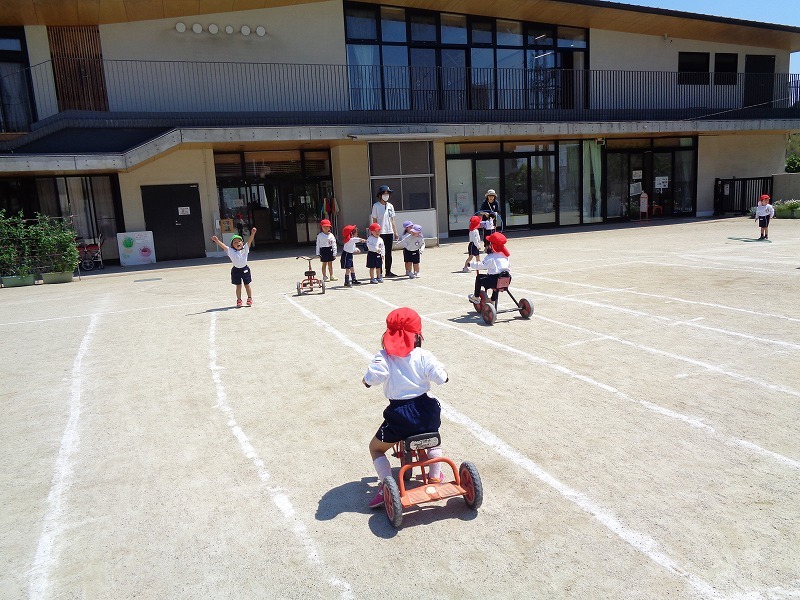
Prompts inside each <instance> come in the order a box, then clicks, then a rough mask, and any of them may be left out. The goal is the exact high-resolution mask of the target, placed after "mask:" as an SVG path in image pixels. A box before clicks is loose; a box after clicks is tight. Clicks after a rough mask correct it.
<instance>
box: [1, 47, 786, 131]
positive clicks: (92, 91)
mask: <svg viewBox="0 0 800 600" xmlns="http://www.w3.org/2000/svg"><path fill="white" fill-rule="evenodd" d="M687 75H691V77H687ZM722 75H724V77H722ZM12 78H13V80H12ZM23 79H24V80H25V81H26V82H27V85H20V81H21V80H23ZM0 93H2V105H1V106H0V108H2V111H0V112H1V113H2V120H1V121H0V129H1V130H2V131H6V132H8V131H28V130H30V129H32V128H33V129H35V128H37V127H39V126H40V124H41V122H46V121H48V120H53V119H54V118H57V117H58V116H59V115H61V116H62V117H63V116H64V115H65V114H69V115H73V116H74V115H79V116H81V117H86V118H98V117H100V118H103V119H109V118H112V119H125V118H127V119H149V120H159V121H164V122H169V123H171V124H175V125H180V124H183V123H192V124H203V125H227V124H231V123H239V124H245V125H246V124H253V125H314V124H393V123H426V122H428V123H465V122H466V123H470V122H473V123H474V122H480V123H485V122H559V121H638V120H651V121H652V120H658V121H660V120H691V119H721V120H730V119H734V120H736V119H785V118H800V75H796V74H785V73H784V74H774V75H773V74H750V73H724V74H715V73H709V74H705V73H700V74H697V73H691V74H687V73H677V72H664V71H591V70H585V71H584V70H565V69H540V70H526V69H478V68H474V69H473V68H445V67H381V66H348V65H301V64H269V63H238V62H187V61H120V60H91V59H77V58H76V59H63V58H62V59H54V60H53V61H48V62H45V63H41V64H38V65H35V66H33V67H30V68H29V69H26V70H24V71H20V72H18V73H12V74H10V75H7V76H6V77H4V78H2V80H0ZM34 107H35V108H34Z"/></svg>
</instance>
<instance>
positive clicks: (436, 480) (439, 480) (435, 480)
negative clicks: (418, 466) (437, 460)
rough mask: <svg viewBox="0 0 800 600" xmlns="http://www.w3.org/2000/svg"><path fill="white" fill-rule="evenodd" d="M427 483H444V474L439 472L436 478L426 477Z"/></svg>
mask: <svg viewBox="0 0 800 600" xmlns="http://www.w3.org/2000/svg"><path fill="white" fill-rule="evenodd" d="M428 483H444V473H442V472H441V471H439V476H438V477H430V476H428Z"/></svg>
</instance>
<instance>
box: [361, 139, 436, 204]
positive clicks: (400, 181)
mask: <svg viewBox="0 0 800 600" xmlns="http://www.w3.org/2000/svg"><path fill="white" fill-rule="evenodd" d="M369 166H370V187H371V188H372V197H373V198H374V197H375V195H376V194H377V193H378V188H379V187H380V186H382V185H388V186H389V187H390V188H392V189H393V190H394V193H393V194H392V204H394V207H395V209H396V210H421V209H428V208H431V206H432V198H433V158H432V153H431V143H430V142H373V143H371V144H370V145H369Z"/></svg>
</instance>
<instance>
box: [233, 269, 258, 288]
mask: <svg viewBox="0 0 800 600" xmlns="http://www.w3.org/2000/svg"><path fill="white" fill-rule="evenodd" d="M252 280H253V278H252V275H251V274H250V267H249V266H244V267H242V268H241V269H240V268H239V267H231V283H232V284H233V285H241V284H242V283H244V284H245V285H250V282H251V281H252Z"/></svg>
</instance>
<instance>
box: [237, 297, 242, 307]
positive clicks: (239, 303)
mask: <svg viewBox="0 0 800 600" xmlns="http://www.w3.org/2000/svg"><path fill="white" fill-rule="evenodd" d="M236 308H242V299H241V298H239V299H238V300H236Z"/></svg>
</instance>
